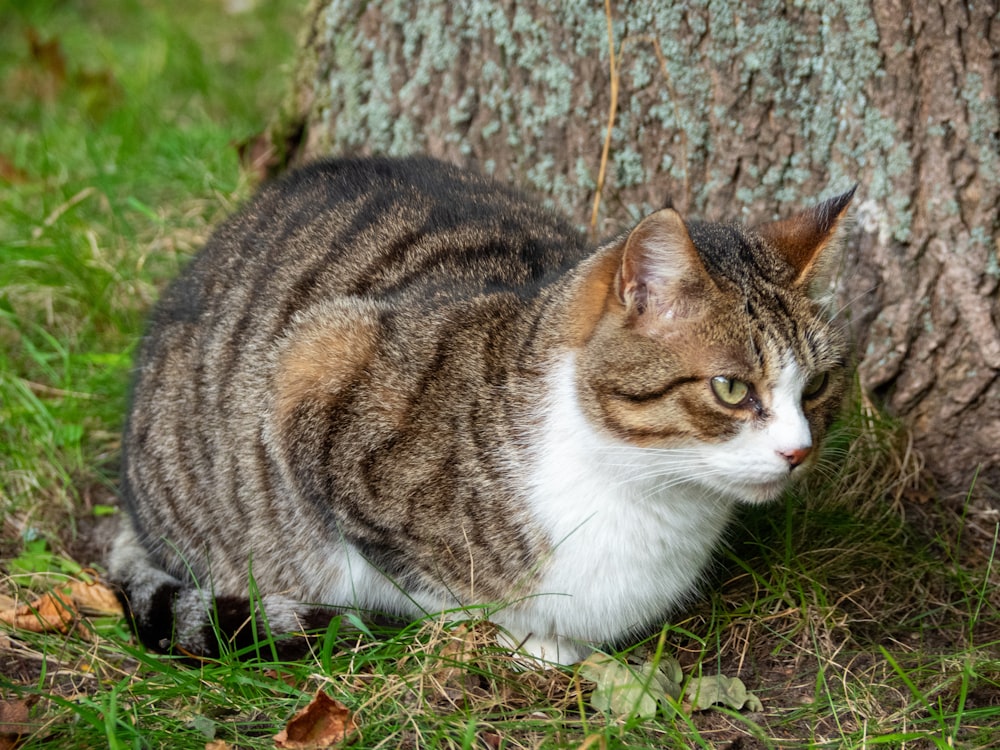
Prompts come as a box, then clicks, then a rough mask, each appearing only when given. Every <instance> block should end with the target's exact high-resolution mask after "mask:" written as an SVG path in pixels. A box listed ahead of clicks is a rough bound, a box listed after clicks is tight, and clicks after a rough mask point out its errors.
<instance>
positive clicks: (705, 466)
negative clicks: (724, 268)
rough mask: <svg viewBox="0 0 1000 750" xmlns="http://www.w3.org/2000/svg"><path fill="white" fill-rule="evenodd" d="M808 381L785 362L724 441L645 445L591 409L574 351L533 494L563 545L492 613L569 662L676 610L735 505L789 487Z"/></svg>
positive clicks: (556, 542)
mask: <svg viewBox="0 0 1000 750" xmlns="http://www.w3.org/2000/svg"><path fill="white" fill-rule="evenodd" d="M804 384H805V376H804V375H803V373H802V372H801V370H800V368H799V367H798V366H797V365H796V364H795V363H794V361H792V362H789V363H788V364H786V365H785V366H784V367H783V368H782V370H781V373H780V376H779V378H778V381H777V384H776V386H775V388H773V389H772V390H771V391H770V392H769V394H768V395H769V401H770V403H769V405H768V408H769V411H770V412H771V415H772V416H771V418H770V419H768V420H767V422H766V424H765V425H763V426H755V425H751V424H750V423H748V424H747V426H746V427H745V428H744V429H743V430H741V432H740V433H739V434H738V435H737V436H736V437H735V438H733V439H731V440H729V441H727V442H725V443H722V444H714V445H713V444H697V445H692V446H690V447H687V448H678V449H669V450H668V449H663V450H658V449H649V448H640V447H636V446H632V445H628V444H625V443H623V442H622V441H620V440H617V439H615V438H613V437H612V436H610V435H606V434H604V433H602V432H601V431H600V430H599V429H598V428H596V427H595V426H594V425H592V424H591V422H590V421H589V420H588V419H587V418H586V416H585V415H584V413H583V411H582V409H581V408H580V405H579V401H578V397H577V386H576V368H575V360H574V356H573V355H572V354H570V355H567V356H565V357H564V359H563V360H562V361H561V362H559V364H558V366H556V367H555V368H554V369H553V372H552V375H551V377H550V380H549V384H548V385H549V391H548V394H547V399H546V400H545V401H544V406H543V415H542V416H543V418H542V426H541V428H540V432H539V434H538V440H537V449H536V450H537V453H536V457H535V466H534V467H533V470H532V472H531V475H532V476H533V477H534V480H533V484H532V487H531V492H530V496H529V498H528V500H529V504H530V509H531V511H532V513H533V514H534V516H535V518H536V519H537V522H539V523H540V524H542V525H543V527H544V528H545V529H546V530H547V531H548V533H549V535H550V539H551V541H552V544H553V546H554V549H553V551H552V553H551V555H550V556H549V559H548V560H545V561H543V563H542V565H541V575H540V579H538V584H537V585H534V586H532V588H531V590H530V591H526V592H525V594H526V596H525V598H523V599H521V600H520V601H517V602H515V603H513V604H512V605H511V606H509V607H508V608H506V609H503V610H501V611H499V612H496V613H495V614H494V616H493V617H492V619H493V620H494V621H496V622H497V623H498V624H500V625H502V626H503V627H505V628H506V629H507V630H508V631H509V633H510V640H512V641H515V642H518V643H523V644H524V648H525V650H527V651H529V652H530V653H534V654H535V655H538V656H541V657H543V658H545V659H548V660H552V661H558V662H563V663H569V662H572V661H575V660H577V659H580V658H582V657H583V656H586V654H587V653H589V650H590V649H591V648H592V646H593V644H596V643H601V642H606V641H611V640H615V639H618V638H621V637H623V636H625V635H627V634H628V633H629V632H631V631H634V630H637V629H640V628H643V627H646V626H649V625H651V624H653V623H655V622H656V621H657V619H658V618H661V617H664V616H666V615H667V614H668V613H669V612H670V611H671V610H674V609H676V607H677V606H678V605H679V604H681V603H682V602H683V601H684V600H685V599H686V598H687V597H689V596H690V595H691V593H692V591H693V590H694V589H695V588H696V587H697V584H698V581H699V579H700V577H701V576H702V574H703V571H704V569H705V567H706V565H707V564H708V562H709V559H710V556H711V554H712V551H713V550H714V549H715V547H716V546H717V544H718V542H719V539H720V537H721V536H722V533H723V531H724V529H725V527H726V525H727V523H728V521H729V519H730V517H731V514H732V511H733V508H734V506H735V504H736V503H737V502H738V501H748V502H755V501H760V500H765V499H770V498H773V497H775V496H776V495H777V494H779V493H780V490H781V489H782V488H784V487H785V486H786V485H787V482H788V478H789V474H790V472H791V469H790V466H789V463H788V461H787V459H786V458H785V457H784V456H782V455H781V451H787V450H793V449H798V448H804V447H808V446H809V445H811V437H810V430H809V425H808V423H807V421H806V419H805V416H804V414H803V412H802V407H801V400H802V388H803V386H804Z"/></svg>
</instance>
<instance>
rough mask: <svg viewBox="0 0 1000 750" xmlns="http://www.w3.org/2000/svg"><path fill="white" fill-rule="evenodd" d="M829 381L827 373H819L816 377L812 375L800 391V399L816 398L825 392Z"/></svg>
mask: <svg viewBox="0 0 1000 750" xmlns="http://www.w3.org/2000/svg"><path fill="white" fill-rule="evenodd" d="M829 379H830V375H829V373H825V372H821V373H819V374H818V375H813V376H812V377H811V378H809V381H808V382H807V383H806V387H805V388H804V389H803V390H802V398H807V399H809V398H818V397H819V395H820V394H821V393H823V391H824V390H826V384H827V382H828V381H829Z"/></svg>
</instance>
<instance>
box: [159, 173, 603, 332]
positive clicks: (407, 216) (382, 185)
mask: <svg viewBox="0 0 1000 750" xmlns="http://www.w3.org/2000/svg"><path fill="white" fill-rule="evenodd" d="M585 253H586V245H585V242H584V239H583V237H582V236H581V235H580V234H579V233H578V232H577V231H576V230H575V229H574V228H573V227H572V226H570V225H569V223H568V222H566V221H565V220H564V219H562V218H561V217H559V216H557V215H555V214H554V213H553V212H551V211H548V210H546V209H545V208H543V207H541V206H540V205H538V204H537V203H536V202H533V201H531V200H529V199H527V198H525V197H524V196H523V195H522V194H520V193H519V192H517V191H515V190H513V189H511V188H509V187H507V186H505V185H503V184H501V183H499V182H497V181H495V180H493V179H491V178H488V177H485V176H482V175H480V174H477V173H475V172H472V171H468V170H463V169H460V168H458V167H454V166H452V165H449V164H446V163H443V162H440V161H437V160H435V159H431V158H427V157H410V158H403V159H393V158H381V157H375V158H342V159H327V160H321V161H318V162H315V163H313V164H311V165H309V166H307V167H305V168H303V169H299V170H295V171H294V172H292V173H290V174H289V175H287V176H286V177H284V178H282V179H278V180H275V181H274V182H272V183H270V184H267V185H265V186H264V187H263V188H262V189H261V190H260V191H259V193H258V194H257V196H256V197H255V198H254V199H253V200H251V201H250V202H249V203H248V204H247V205H246V206H245V207H244V208H243V209H242V210H241V211H240V212H239V213H237V214H236V215H235V216H234V217H233V218H231V219H230V220H228V221H227V222H226V223H224V224H223V225H222V227H221V228H220V229H219V230H218V231H217V232H216V233H215V234H214V235H213V237H212V239H211V240H210V241H209V242H208V244H207V245H206V246H205V248H204V249H203V250H202V251H201V252H200V253H199V254H198V255H197V256H196V257H195V258H194V259H193V260H192V261H191V263H190V264H189V266H188V268H187V269H186V270H185V271H184V272H183V273H182V274H181V276H180V277H179V279H178V280H177V281H176V282H175V284H174V285H173V287H172V288H171V289H170V290H168V292H167V293H166V294H165V297H164V301H163V302H162V303H161V305H160V313H161V315H160V316H158V317H159V318H161V319H162V318H163V317H164V316H165V317H167V318H177V317H181V318H186V319H189V320H190V319H191V318H193V317H198V316H200V315H203V314H205V313H207V314H208V315H209V316H210V317H212V313H213V312H218V311H219V310H220V309H221V310H224V313H225V315H226V316H228V317H233V316H234V313H233V303H232V300H231V298H241V297H243V298H246V299H247V300H248V301H249V300H250V299H252V300H257V301H259V300H261V299H262V298H264V299H267V300H269V301H270V302H271V303H272V304H273V305H274V306H276V307H278V308H280V309H281V310H283V311H284V312H285V314H286V317H287V314H288V313H290V312H294V311H296V310H301V309H304V308H306V307H308V306H309V304H310V303H311V302H313V301H315V300H317V299H329V298H330V297H331V296H361V297H379V298H382V299H385V298H399V297H405V298H411V299H413V298H422V299H428V298H429V299H434V298H436V297H448V298H454V297H455V296H468V295H471V294H479V293H484V292H490V291H495V290H512V291H515V292H516V293H518V294H519V295H530V294H531V293H532V292H533V291H534V289H535V288H537V286H538V284H539V282H540V281H542V280H544V279H546V278H551V277H553V276H554V275H557V274H559V273H561V272H563V271H564V270H566V269H568V268H569V267H571V266H572V265H573V264H574V263H575V262H577V261H579V260H580V258H581V257H582V256H583V255H584V254H585ZM251 292H252V294H251ZM158 322H159V321H157V322H154V327H155V326H156V325H157V324H158ZM202 322H205V321H202ZM258 322H259V321H258ZM278 322H279V323H287V320H279V321H278Z"/></svg>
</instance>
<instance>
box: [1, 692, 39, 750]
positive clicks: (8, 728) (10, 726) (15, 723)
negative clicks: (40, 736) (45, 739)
mask: <svg viewBox="0 0 1000 750" xmlns="http://www.w3.org/2000/svg"><path fill="white" fill-rule="evenodd" d="M30 707H31V706H30V704H29V703H28V701H26V700H2V701H0V741H2V737H3V736H4V735H7V736H10V737H15V738H16V737H20V736H21V735H23V734H28V733H29V732H30V731H31V730H32V728H33V727H32V726H31V724H29V723H28V709H29V708H30ZM0 746H2V745H0Z"/></svg>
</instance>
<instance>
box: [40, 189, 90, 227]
mask: <svg viewBox="0 0 1000 750" xmlns="http://www.w3.org/2000/svg"><path fill="white" fill-rule="evenodd" d="M93 192H94V186H93V185H91V186H90V187H85V188H84V189H83V190H81V191H80V192H79V193H77V194H76V195H74V196H73V197H72V198H70V199H69V200H68V201H66V202H65V203H63V204H62V205H61V206H58V207H57V208H56V209H55V210H54V211H53V212H52V213H50V214H49V215H48V216H46V217H45V221H43V222H42V226H40V227H35V228H34V229H33V230H32V231H31V239H33V240H37V239H38V238H39V237H41V236H42V232H44V231H45V230H46V229H48V228H49V227H51V226H52V225H53V224H55V223H56V222H57V221H59V217H60V216H62V215H63V214H64V213H66V212H67V211H69V210H70V209H71V208H73V206H75V205H76V204H77V203H82V202H83V201H85V200H86V199H87V198H89V197H90V196H91V195H92V194H93Z"/></svg>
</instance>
